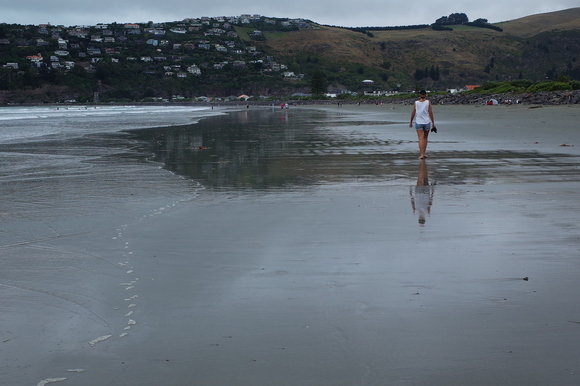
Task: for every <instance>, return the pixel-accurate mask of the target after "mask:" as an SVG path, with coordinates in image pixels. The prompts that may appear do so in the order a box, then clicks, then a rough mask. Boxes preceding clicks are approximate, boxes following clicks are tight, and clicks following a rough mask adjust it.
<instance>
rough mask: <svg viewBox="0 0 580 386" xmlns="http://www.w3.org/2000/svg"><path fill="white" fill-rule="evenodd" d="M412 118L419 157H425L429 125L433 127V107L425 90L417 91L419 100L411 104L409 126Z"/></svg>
mask: <svg viewBox="0 0 580 386" xmlns="http://www.w3.org/2000/svg"><path fill="white" fill-rule="evenodd" d="M413 120H415V130H416V131H417V138H418V139H419V151H420V152H421V155H420V156H419V159H425V158H427V143H428V138H429V131H430V130H431V125H433V128H435V118H433V108H432V107H431V101H430V100H428V99H427V91H425V90H421V91H419V100H418V101H415V103H414V104H413V112H412V113H411V122H410V123H409V127H413ZM435 132H436V131H435Z"/></svg>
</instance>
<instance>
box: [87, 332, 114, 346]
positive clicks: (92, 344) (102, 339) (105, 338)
mask: <svg viewBox="0 0 580 386" xmlns="http://www.w3.org/2000/svg"><path fill="white" fill-rule="evenodd" d="M112 336H113V335H103V336H99V337H98V338H95V339H93V340H91V341H90V342H89V346H91V347H94V346H95V345H96V344H97V343H99V342H102V341H105V340H107V339H109V338H110V337H112Z"/></svg>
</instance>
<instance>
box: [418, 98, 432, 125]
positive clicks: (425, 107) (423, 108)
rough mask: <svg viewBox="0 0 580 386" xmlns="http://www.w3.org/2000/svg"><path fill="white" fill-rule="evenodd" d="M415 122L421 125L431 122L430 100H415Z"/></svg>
mask: <svg viewBox="0 0 580 386" xmlns="http://www.w3.org/2000/svg"><path fill="white" fill-rule="evenodd" d="M415 122H417V123H419V124H421V125H423V124H426V123H431V118H429V101H428V100H425V102H420V101H415Z"/></svg>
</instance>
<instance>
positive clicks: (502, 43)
mask: <svg viewBox="0 0 580 386" xmlns="http://www.w3.org/2000/svg"><path fill="white" fill-rule="evenodd" d="M496 25H497V26H499V27H501V28H502V29H503V32H499V31H495V30H491V29H485V28H477V27H470V26H453V31H435V30H432V29H431V28H423V29H416V30H413V29H410V30H388V31H372V35H374V36H372V37H370V36H368V35H366V34H363V33H360V32H354V31H350V30H347V29H342V28H334V27H327V26H319V27H318V29H314V30H304V31H296V32H289V33H285V34H278V35H272V36H268V37H267V40H266V41H265V42H263V43H262V44H261V48H262V49H263V50H264V51H266V52H271V53H273V54H274V55H275V56H276V57H279V58H283V59H284V60H285V61H286V62H287V63H289V64H290V65H291V69H292V70H293V71H296V72H300V73H309V72H312V71H313V70H315V69H320V70H322V71H324V72H325V73H326V75H327V79H328V80H329V81H330V82H331V83H332V84H333V85H334V86H335V87H337V88H340V87H345V88H349V89H355V88H356V87H357V86H358V84H359V82H360V81H362V80H363V79H372V80H374V81H375V88H377V89H397V88H400V89H409V88H415V87H426V88H436V89H442V88H452V87H463V86H464V85H466V84H481V83H483V82H486V81H507V80H513V79H518V78H526V79H531V80H535V81H539V80H544V79H546V78H547V77H548V78H554V77H557V76H562V75H566V76H571V77H573V78H575V79H578V77H579V76H580V70H579V66H580V61H578V60H579V59H580V58H577V57H576V56H577V55H578V53H580V8H573V9H569V10H565V11H560V12H552V13H547V14H540V15H533V16H528V17H524V18H521V19H517V20H513V21H507V22H502V23H498V24H496ZM425 69H429V70H431V69H435V70H438V71H437V74H438V77H436V78H438V79H433V78H432V77H424V78H421V77H420V76H419V77H417V76H415V75H416V74H417V70H422V71H423V72H424V70H425ZM419 75H420V74H419ZM399 85H400V86H399Z"/></svg>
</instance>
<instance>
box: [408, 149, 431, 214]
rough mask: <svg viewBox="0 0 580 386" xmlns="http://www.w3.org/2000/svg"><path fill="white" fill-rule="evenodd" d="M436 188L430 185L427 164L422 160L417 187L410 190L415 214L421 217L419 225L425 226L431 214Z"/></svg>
mask: <svg viewBox="0 0 580 386" xmlns="http://www.w3.org/2000/svg"><path fill="white" fill-rule="evenodd" d="M434 192H435V188H434V186H433V185H429V176H428V174H427V163H426V162H425V160H424V159H422V160H421V165H420V166H419V174H418V177H417V186H411V187H410V188H409V194H410V195H411V206H412V207H413V213H415V212H417V214H418V215H419V224H421V225H424V224H425V216H426V215H428V214H429V213H430V212H431V204H433V193H434Z"/></svg>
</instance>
